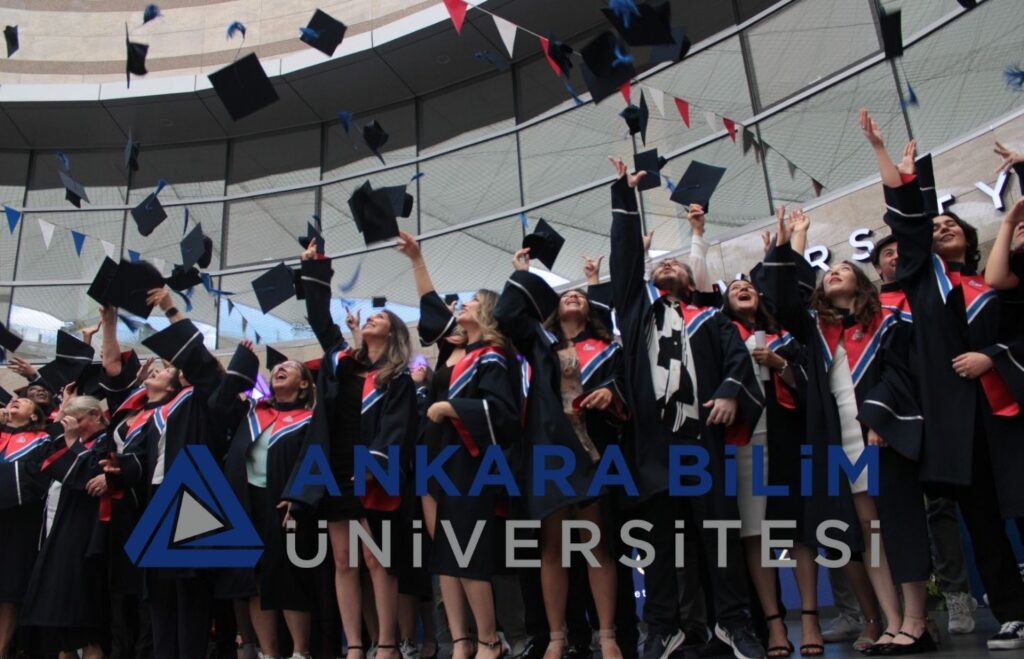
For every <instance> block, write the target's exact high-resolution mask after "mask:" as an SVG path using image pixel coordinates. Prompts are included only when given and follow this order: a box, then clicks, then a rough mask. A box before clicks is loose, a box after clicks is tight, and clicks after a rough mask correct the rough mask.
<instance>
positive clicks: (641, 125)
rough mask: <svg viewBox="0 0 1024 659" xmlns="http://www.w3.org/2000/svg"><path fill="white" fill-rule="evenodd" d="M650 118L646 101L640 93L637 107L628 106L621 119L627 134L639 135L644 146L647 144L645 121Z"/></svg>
mask: <svg viewBox="0 0 1024 659" xmlns="http://www.w3.org/2000/svg"><path fill="white" fill-rule="evenodd" d="M650 117H651V114H650V111H649V110H648V109H647V99H646V98H645V97H644V93H643V92H640V105H639V107H638V106H636V105H629V106H626V109H625V110H623V111H622V118H623V119H625V120H626V125H627V126H629V134H630V135H636V134H637V133H640V140H641V141H642V142H643V143H644V144H647V121H648V120H649V119H650Z"/></svg>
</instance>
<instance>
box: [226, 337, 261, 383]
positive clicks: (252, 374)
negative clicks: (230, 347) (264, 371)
mask: <svg viewBox="0 0 1024 659" xmlns="http://www.w3.org/2000/svg"><path fill="white" fill-rule="evenodd" d="M268 350H269V348H268ZM268 356H269V355H268ZM227 372H228V375H237V376H239V377H241V378H244V379H245V380H248V381H249V382H250V383H251V385H255V384H256V376H257V375H258V374H259V372H260V360H259V357H257V356H256V353H255V352H253V351H252V350H249V349H248V348H244V347H242V346H238V347H237V348H235V352H234V354H232V355H231V361H229V362H228V367H227Z"/></svg>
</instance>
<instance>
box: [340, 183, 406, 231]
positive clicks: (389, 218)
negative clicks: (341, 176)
mask: <svg viewBox="0 0 1024 659" xmlns="http://www.w3.org/2000/svg"><path fill="white" fill-rule="evenodd" d="M413 203H414V199H413V196H412V195H411V194H409V193H408V192H406V186H405V185H393V186H389V187H384V188H379V189H377V190H374V189H373V186H371V185H370V182H369V181H366V182H364V183H363V184H362V185H361V186H359V187H358V188H357V189H356V190H355V192H353V193H352V196H351V197H349V200H348V207H349V210H350V211H351V212H352V219H353V220H355V223H356V229H358V230H359V232H360V233H362V234H363V240H364V241H365V242H366V244H367V245H371V244H373V243H376V242H381V241H384V240H390V239H391V238H397V237H398V218H399V217H409V215H411V214H412V206H413Z"/></svg>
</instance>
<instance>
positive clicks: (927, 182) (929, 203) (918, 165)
mask: <svg viewBox="0 0 1024 659" xmlns="http://www.w3.org/2000/svg"><path fill="white" fill-rule="evenodd" d="M914 169H915V171H916V172H917V182H918V184H919V185H920V187H921V200H922V202H923V204H924V211H925V212H926V213H934V214H938V212H939V195H938V190H937V189H936V188H935V169H934V168H933V167H932V154H930V153H926V154H924V155H923V156H921V157H920V158H918V159H917V161H916V162H915V163H914Z"/></svg>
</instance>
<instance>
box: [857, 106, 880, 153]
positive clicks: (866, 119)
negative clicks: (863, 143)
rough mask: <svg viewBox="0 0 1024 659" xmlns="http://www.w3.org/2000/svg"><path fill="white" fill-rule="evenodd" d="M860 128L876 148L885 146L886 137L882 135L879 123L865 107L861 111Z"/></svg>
mask: <svg viewBox="0 0 1024 659" xmlns="http://www.w3.org/2000/svg"><path fill="white" fill-rule="evenodd" d="M860 129H861V131H862V132H863V133H864V137H865V138H867V141H868V143H869V144H871V146H872V147H874V148H875V149H884V148H885V138H884V137H883V136H882V129H881V128H879V127H878V124H877V123H876V122H875V120H874V119H872V118H871V115H870V114H868V111H867V110H865V109H863V108H862V109H861V111H860Z"/></svg>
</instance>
